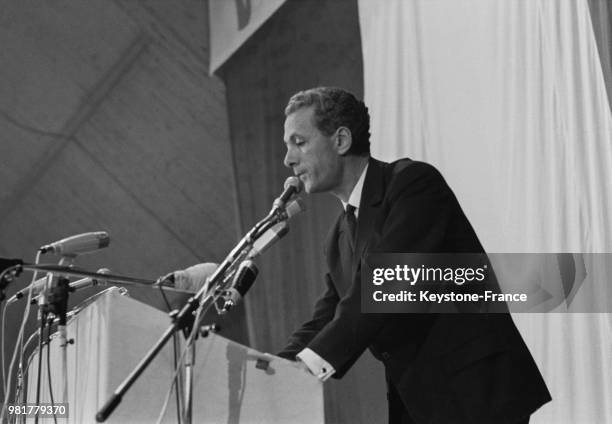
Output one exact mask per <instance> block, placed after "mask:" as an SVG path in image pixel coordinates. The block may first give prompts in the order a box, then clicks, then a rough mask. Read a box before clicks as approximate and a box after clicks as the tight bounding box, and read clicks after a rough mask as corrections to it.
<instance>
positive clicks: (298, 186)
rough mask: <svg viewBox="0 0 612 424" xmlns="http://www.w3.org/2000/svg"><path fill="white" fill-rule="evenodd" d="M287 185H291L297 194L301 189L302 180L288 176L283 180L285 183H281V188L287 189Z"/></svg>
mask: <svg viewBox="0 0 612 424" xmlns="http://www.w3.org/2000/svg"><path fill="white" fill-rule="evenodd" d="M289 187H293V188H294V189H295V194H298V193H299V192H301V191H302V181H300V179H299V178H298V177H295V176H293V177H289V178H287V179H286V180H285V184H284V185H283V189H285V190H287V189H288V188H289Z"/></svg>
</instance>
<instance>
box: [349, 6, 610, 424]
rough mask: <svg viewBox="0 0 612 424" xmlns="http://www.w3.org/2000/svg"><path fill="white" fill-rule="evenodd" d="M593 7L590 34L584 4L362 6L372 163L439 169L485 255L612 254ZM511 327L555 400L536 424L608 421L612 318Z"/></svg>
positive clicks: (566, 317)
mask: <svg viewBox="0 0 612 424" xmlns="http://www.w3.org/2000/svg"><path fill="white" fill-rule="evenodd" d="M590 6H591V9H592V10H593V11H597V12H596V13H598V14H597V15H595V17H596V19H595V25H593V23H592V21H591V17H590V12H589V4H588V3H587V2H586V0H559V1H547V0H533V1H529V2H522V1H506V0H497V1H491V0H462V1H453V2H449V1H424V0H415V1H410V2H407V1H402V0H390V1H385V2H373V1H369V0H359V16H360V23H361V35H362V47H363V55H364V90H365V101H366V104H368V105H369V106H370V111H371V114H372V140H373V143H372V145H373V154H374V156H377V157H379V158H382V159H386V160H392V159H395V158H398V157H402V156H409V157H412V158H414V159H418V160H425V161H428V162H430V163H432V164H434V165H435V166H437V167H438V168H439V169H440V170H441V172H442V173H443V175H444V176H445V177H446V179H447V181H448V182H449V184H450V186H451V187H452V188H453V189H454V190H455V193H456V194H457V197H458V198H459V201H460V202H461V204H462V205H463V208H464V210H465V212H466V214H467V215H468V217H469V218H470V220H471V221H472V224H473V225H474V227H475V229H476V231H477V233H478V235H479V237H480V239H481V241H482V242H483V244H484V246H485V248H486V249H487V251H489V252H610V251H612V228H611V225H612V219H611V214H612V118H611V113H610V103H609V101H608V99H609V98H608V96H607V93H606V84H605V78H604V73H603V72H602V68H603V70H607V72H610V52H609V48H610V43H609V40H610V37H609V34H610V33H611V31H610V28H611V27H610V9H609V7H608V6H607V5H606V3H605V2H602V1H592V2H591V5H590ZM594 28H595V29H596V31H597V40H596V38H595V34H594ZM597 42H599V46H600V51H602V54H601V60H600V55H599V52H598V47H597ZM606 78H608V84H609V81H610V75H606ZM606 279H607V281H606ZM608 281H609V277H608V276H607V275H606V276H605V278H604V279H601V280H600V281H599V284H603V285H606V284H607V282H608ZM601 289H605V287H601V286H600V287H598V286H597V285H596V283H594V282H593V284H588V285H583V286H582V287H581V289H580V292H579V293H578V296H581V297H583V298H586V299H595V298H596V297H597V294H598V293H600V291H599V290H601ZM568 309H569V310H570V311H571V306H570V307H568ZM514 319H515V322H516V323H517V325H518V326H519V328H520V330H521V332H522V334H523V336H524V337H525V339H526V342H527V344H528V345H529V347H530V349H531V351H532V353H533V354H534V356H535V358H536V361H537V362H538V364H539V366H540V369H541V370H542V372H543V374H544V378H545V380H546V381H547V383H548V385H549V388H550V390H551V392H552V396H553V402H552V403H549V404H548V405H546V406H545V407H543V408H542V409H541V410H540V411H539V412H538V413H537V414H536V415H535V416H534V418H533V422H534V423H535V424H537V423H555V424H557V423H568V424H576V423H609V422H612V324H611V323H612V320H610V315H608V314H541V315H540V314H539V315H536V314H525V315H515V316H514Z"/></svg>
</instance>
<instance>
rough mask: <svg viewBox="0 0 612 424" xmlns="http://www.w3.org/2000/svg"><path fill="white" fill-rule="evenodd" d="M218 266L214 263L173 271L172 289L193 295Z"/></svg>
mask: <svg viewBox="0 0 612 424" xmlns="http://www.w3.org/2000/svg"><path fill="white" fill-rule="evenodd" d="M218 266H219V265H218V264H216V263H213V262H206V263H203V264H197V265H193V266H190V267H189V268H186V269H183V270H181V271H174V287H175V288H177V289H180V290H186V291H191V292H194V293H195V292H197V291H198V290H200V288H202V286H204V284H206V280H207V278H208V277H210V276H211V275H213V274H214V272H215V270H216V269H217V267H218Z"/></svg>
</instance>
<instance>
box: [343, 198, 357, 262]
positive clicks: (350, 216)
mask: <svg viewBox="0 0 612 424" xmlns="http://www.w3.org/2000/svg"><path fill="white" fill-rule="evenodd" d="M355 209H357V208H356V207H355V206H353V205H351V204H347V205H346V211H345V212H344V219H345V221H346V229H347V232H348V236H349V242H350V246H351V254H353V253H355V230H356V229H357V218H355Z"/></svg>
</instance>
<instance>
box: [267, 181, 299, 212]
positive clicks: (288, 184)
mask: <svg viewBox="0 0 612 424" xmlns="http://www.w3.org/2000/svg"><path fill="white" fill-rule="evenodd" d="M283 187H284V190H283V192H282V193H281V195H280V196H279V197H277V198H276V199H275V200H274V203H273V204H272V208H273V209H282V208H283V207H284V206H285V203H287V201H288V200H289V199H290V198H291V196H293V195H294V194H298V193H299V192H300V191H302V182H301V181H300V179H299V178H298V177H289V178H287V179H286V180H285V184H284V186H283Z"/></svg>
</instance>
